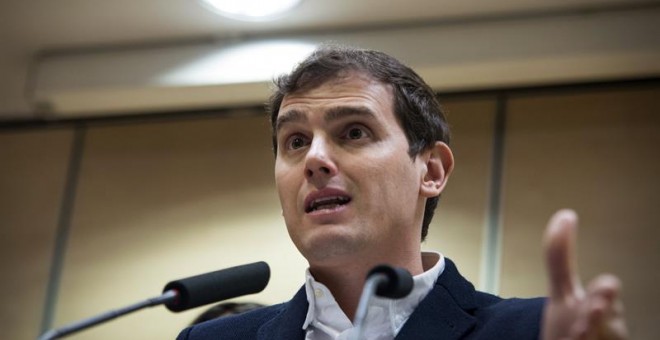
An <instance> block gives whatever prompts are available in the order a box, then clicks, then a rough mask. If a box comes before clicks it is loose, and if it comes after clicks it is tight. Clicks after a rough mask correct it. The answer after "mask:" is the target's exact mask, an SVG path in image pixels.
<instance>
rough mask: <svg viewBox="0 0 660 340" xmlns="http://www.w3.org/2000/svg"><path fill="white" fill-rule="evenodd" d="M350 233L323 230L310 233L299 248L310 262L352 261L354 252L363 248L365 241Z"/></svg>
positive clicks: (356, 252)
mask: <svg viewBox="0 0 660 340" xmlns="http://www.w3.org/2000/svg"><path fill="white" fill-rule="evenodd" d="M351 234H352V233H344V232H341V231H338V230H334V231H332V232H329V231H328V230H324V232H323V233H316V234H315V235H310V236H311V237H309V238H308V239H307V240H305V242H304V245H302V247H299V250H300V252H301V253H302V254H303V256H304V257H305V258H306V259H307V261H308V262H309V263H310V264H312V263H314V264H322V263H325V264H330V263H335V262H337V261H339V262H342V261H344V260H349V261H354V260H355V256H356V254H358V253H359V252H360V251H363V250H364V249H365V242H364V241H363V240H361V239H360V238H357V237H355V236H356V235H351Z"/></svg>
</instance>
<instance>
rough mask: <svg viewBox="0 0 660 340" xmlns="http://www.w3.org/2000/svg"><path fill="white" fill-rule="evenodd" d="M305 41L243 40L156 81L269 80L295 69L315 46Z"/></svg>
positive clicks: (178, 83) (175, 83) (216, 82)
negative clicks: (248, 41) (243, 41)
mask: <svg viewBox="0 0 660 340" xmlns="http://www.w3.org/2000/svg"><path fill="white" fill-rule="evenodd" d="M315 48H316V44H314V43H310V42H304V41H290V40H272V41H256V42H251V43H241V44H237V45H234V46H227V47H224V48H220V49H218V50H210V51H208V52H207V53H206V54H204V55H201V56H199V57H198V58H195V59H194V60H189V61H188V62H187V63H186V64H184V65H179V66H178V67H175V68H173V69H171V70H169V71H168V72H167V73H164V74H162V75H161V76H160V77H158V79H157V80H156V83H157V84H160V85H166V86H191V85H192V86H194V85H220V84H236V83H250V82H267V81H271V80H272V79H273V78H274V77H275V76H278V75H280V74H283V73H288V72H291V70H292V69H293V68H294V67H295V66H296V65H297V64H298V63H299V62H300V61H301V60H303V59H304V58H305V57H307V56H308V55H309V54H310V53H312V51H314V49H315Z"/></svg>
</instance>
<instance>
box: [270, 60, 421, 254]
mask: <svg viewBox="0 0 660 340" xmlns="http://www.w3.org/2000/svg"><path fill="white" fill-rule="evenodd" d="M275 129H276V138H277V143H278V148H277V156H276V162H275V180H276V184H277V190H278V193H279V197H280V201H281V204H282V211H283V215H284V220H285V222H286V225H287V229H288V231H289V235H290V237H291V239H292V240H293V242H294V244H295V245H296V247H297V248H298V249H299V251H300V252H301V253H302V254H303V256H305V258H307V260H308V261H309V262H310V265H312V266H315V265H319V266H322V265H333V264H337V263H342V262H344V263H346V262H345V261H354V260H355V259H356V256H358V258H360V259H364V260H365V261H369V259H370V258H373V259H374V260H376V259H380V260H381V261H382V259H383V258H384V257H385V258H387V256H390V255H391V256H392V257H395V256H397V254H400V253H401V252H411V251H412V252H419V243H420V240H419V238H420V229H421V216H422V214H423V210H424V202H425V199H424V197H422V196H421V195H420V185H421V182H422V178H423V176H424V171H425V165H424V162H423V161H422V160H421V159H420V157H415V158H414V159H411V158H410V156H409V154H408V141H407V139H406V137H405V134H404V132H403V130H402V128H401V127H400V125H399V123H398V122H397V119H396V118H395V115H394V112H393V95H392V89H391V88H390V87H389V86H386V85H384V84H382V83H379V82H377V81H375V80H372V79H371V78H370V77H368V76H365V75H363V74H360V73H352V74H350V75H349V76H347V77H341V78H338V79H335V80H331V81H329V82H326V83H325V84H323V85H321V86H319V87H317V88H314V89H312V90H309V91H306V92H302V93H296V94H292V95H287V96H285V97H284V100H283V101H282V104H281V107H280V113H279V116H278V120H277V124H276V128H275ZM337 261H340V262H337Z"/></svg>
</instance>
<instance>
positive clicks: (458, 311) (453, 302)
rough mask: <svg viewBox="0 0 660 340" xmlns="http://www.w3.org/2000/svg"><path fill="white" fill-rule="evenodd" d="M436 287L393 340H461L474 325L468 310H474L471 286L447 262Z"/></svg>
mask: <svg viewBox="0 0 660 340" xmlns="http://www.w3.org/2000/svg"><path fill="white" fill-rule="evenodd" d="M445 261H446V262H445V270H444V271H443V273H442V274H441V275H440V277H439V278H438V281H437V282H436V284H435V287H434V288H433V289H432V290H431V291H430V292H429V294H428V295H427V296H426V297H425V298H424V299H423V300H422V302H420V304H419V306H417V308H416V309H415V311H414V312H413V314H412V315H411V316H410V318H409V319H408V321H407V322H406V323H405V325H404V326H403V328H402V329H401V331H400V332H399V334H398V335H397V337H396V339H411V340H412V339H447V340H455V339H460V338H461V337H463V336H464V335H465V334H466V333H468V332H469V331H470V330H471V329H472V328H473V327H474V326H475V323H476V320H475V318H474V317H473V316H471V315H470V314H469V312H468V311H469V310H472V309H474V308H476V303H475V297H474V294H475V290H474V286H472V284H471V283H470V282H468V281H467V280H465V279H464V278H463V277H462V276H461V275H460V274H459V273H458V270H457V269H456V266H455V265H454V263H453V262H451V261H450V260H449V259H445Z"/></svg>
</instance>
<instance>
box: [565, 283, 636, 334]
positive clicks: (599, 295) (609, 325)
mask: <svg viewBox="0 0 660 340" xmlns="http://www.w3.org/2000/svg"><path fill="white" fill-rule="evenodd" d="M620 291H621V282H620V281H619V279H618V278H617V277H615V276H613V275H609V274H604V275H601V276H599V277H598V278H596V279H595V280H593V281H591V283H590V284H589V287H588V288H587V297H586V299H585V301H584V303H583V304H582V308H581V309H582V313H581V314H582V315H581V317H580V318H578V322H576V323H575V324H574V326H573V328H572V330H571V334H572V338H574V339H579V340H589V339H608V340H622V339H627V338H628V330H627V327H626V323H625V318H624V317H623V303H622V302H621V299H620Z"/></svg>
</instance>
